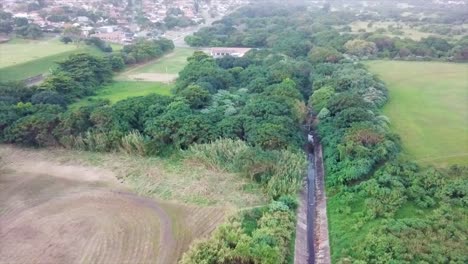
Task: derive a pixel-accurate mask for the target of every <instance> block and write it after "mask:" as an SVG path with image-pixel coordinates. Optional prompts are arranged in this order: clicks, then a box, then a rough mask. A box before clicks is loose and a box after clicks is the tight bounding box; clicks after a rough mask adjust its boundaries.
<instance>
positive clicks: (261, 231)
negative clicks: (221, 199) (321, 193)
mask: <svg viewBox="0 0 468 264" xmlns="http://www.w3.org/2000/svg"><path fill="white" fill-rule="evenodd" d="M296 207H297V202H296V201H295V200H294V199H292V198H291V197H288V196H283V197H281V198H280V199H279V200H278V201H274V202H272V203H271V204H270V205H269V206H268V207H267V208H259V209H254V210H252V211H248V212H245V213H243V214H242V215H240V216H238V217H235V218H233V219H230V221H229V222H228V223H227V224H224V225H222V226H221V227H219V228H218V229H217V230H216V231H215V233H214V235H213V237H212V238H210V239H209V240H206V241H202V242H199V243H197V244H195V245H194V246H193V247H192V248H191V249H190V250H189V251H188V252H187V253H186V254H185V255H184V257H183V258H182V260H181V261H180V263H182V264H190V263H207V264H215V263H265V264H277V263H286V260H287V258H288V256H289V254H292V252H289V244H290V243H291V242H292V241H291V240H292V238H293V234H294V230H295V224H294V223H295V218H296V216H295V209H296Z"/></svg>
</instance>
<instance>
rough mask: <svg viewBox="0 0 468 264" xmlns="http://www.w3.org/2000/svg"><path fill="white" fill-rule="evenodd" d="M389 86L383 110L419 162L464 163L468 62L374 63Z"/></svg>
mask: <svg viewBox="0 0 468 264" xmlns="http://www.w3.org/2000/svg"><path fill="white" fill-rule="evenodd" d="M367 65H368V66H369V68H370V70H371V71H372V72H374V73H376V74H377V75H378V76H380V78H382V80H384V81H385V82H386V84H387V86H388V89H389V92H390V94H389V95H390V101H389V102H388V103H387V105H386V106H385V108H384V114H385V115H387V116H388V117H389V118H390V119H391V121H392V124H391V127H392V129H393V130H394V131H395V132H396V133H398V134H399V135H400V136H401V139H402V142H403V148H404V153H405V155H406V156H408V157H409V158H410V159H412V160H414V161H416V162H419V163H421V164H432V165H435V166H438V167H445V166H447V165H451V164H465V165H467V164H468V64H452V63H441V62H397V61H373V62H369V63H367Z"/></svg>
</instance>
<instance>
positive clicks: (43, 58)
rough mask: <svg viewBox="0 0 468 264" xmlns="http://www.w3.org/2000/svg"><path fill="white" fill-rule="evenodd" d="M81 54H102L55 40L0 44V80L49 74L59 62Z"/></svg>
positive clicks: (19, 40)
mask: <svg viewBox="0 0 468 264" xmlns="http://www.w3.org/2000/svg"><path fill="white" fill-rule="evenodd" d="M79 52H86V53H91V54H94V55H99V54H102V52H100V51H99V50H98V49H97V48H94V47H90V46H85V45H81V46H76V45H74V44H68V45H65V44H63V43H61V42H59V41H58V40H55V39H54V40H51V39H48V40H22V39H13V40H12V41H10V42H8V43H4V44H0V80H2V81H15V80H23V79H26V78H28V77H31V76H36V75H39V74H43V73H48V72H49V71H50V69H52V68H53V67H55V65H56V62H57V61H61V60H65V59H66V58H67V57H68V56H70V55H72V54H75V53H79Z"/></svg>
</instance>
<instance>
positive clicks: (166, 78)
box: [127, 73, 179, 83]
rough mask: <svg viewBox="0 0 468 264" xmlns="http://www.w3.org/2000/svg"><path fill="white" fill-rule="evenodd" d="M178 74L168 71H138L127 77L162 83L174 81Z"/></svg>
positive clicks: (134, 79)
mask: <svg viewBox="0 0 468 264" xmlns="http://www.w3.org/2000/svg"><path fill="white" fill-rule="evenodd" d="M178 76H179V75H178V74H168V73H138V74H131V75H128V77H127V79H129V80H133V81H143V82H162V83H171V82H174V81H175V80H176V79H177V77H178Z"/></svg>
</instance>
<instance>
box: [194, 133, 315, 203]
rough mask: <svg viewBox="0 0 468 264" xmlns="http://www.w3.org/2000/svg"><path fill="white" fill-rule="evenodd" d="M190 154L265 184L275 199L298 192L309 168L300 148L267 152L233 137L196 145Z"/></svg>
mask: <svg viewBox="0 0 468 264" xmlns="http://www.w3.org/2000/svg"><path fill="white" fill-rule="evenodd" d="M188 156H189V157H190V158H195V159H198V160H199V161H201V162H202V163H204V164H205V165H206V166H209V167H212V168H216V169H223V170H227V171H229V172H236V173H241V174H242V175H244V176H246V177H249V178H250V179H252V180H254V181H256V182H259V183H261V184H262V185H263V186H265V189H266V193H267V194H269V195H270V196H271V197H272V198H278V197H280V196H281V195H295V194H296V193H297V191H298V190H299V189H300V188H301V186H302V182H303V178H304V175H305V169H306V159H305V155H304V154H303V153H301V152H299V151H298V152H293V151H291V150H281V151H266V150H263V149H261V148H254V147H250V146H249V145H247V144H246V143H245V142H243V141H241V140H232V139H222V140H217V141H215V142H213V143H210V144H201V145H193V146H191V147H190V148H189V151H188Z"/></svg>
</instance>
